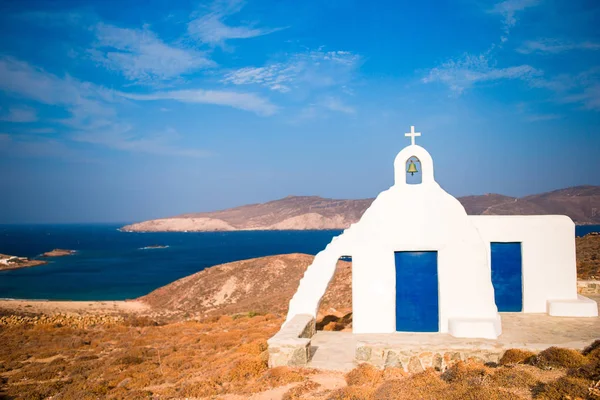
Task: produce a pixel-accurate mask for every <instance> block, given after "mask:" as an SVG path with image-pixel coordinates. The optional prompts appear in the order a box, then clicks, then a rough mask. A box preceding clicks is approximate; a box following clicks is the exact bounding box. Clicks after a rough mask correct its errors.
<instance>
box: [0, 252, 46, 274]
mask: <svg viewBox="0 0 600 400" xmlns="http://www.w3.org/2000/svg"><path fill="white" fill-rule="evenodd" d="M44 264H48V262H47V261H42V260H31V259H29V258H27V257H18V256H9V255H7V254H0V271H7V270H9V269H19V268H29V267H37V266H38V265H44Z"/></svg>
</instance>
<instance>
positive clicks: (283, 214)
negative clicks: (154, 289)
mask: <svg viewBox="0 0 600 400" xmlns="http://www.w3.org/2000/svg"><path fill="white" fill-rule="evenodd" d="M373 200H374V199H363V200H335V199H324V198H322V197H318V196H288V197H286V198H284V199H281V200H275V201H270V202H267V203H262V204H250V205H245V206H241V207H235V208H230V209H227V210H221V211H213V212H204V213H192V214H183V215H179V216H176V217H171V218H161V219H155V220H150V221H144V222H140V223H136V224H132V225H127V226H124V227H123V228H122V230H123V231H130V232H165V231H232V230H288V229H289V230H295V229H298V230H303V229H345V228H347V227H348V226H350V224H352V223H354V222H357V221H358V220H359V219H360V217H361V215H362V214H363V213H364V212H365V210H366V209H367V208H368V207H369V206H370V205H371V203H372V202H373ZM458 200H459V201H460V202H461V203H462V204H463V205H464V207H465V209H466V210H467V213H468V214H471V215H480V214H483V215H545V214H564V215H568V216H569V217H571V218H572V219H573V221H575V222H576V223H578V224H600V186H576V187H572V188H567V189H561V190H555V191H552V192H547V193H542V194H537V195H532V196H526V197H522V198H515V197H509V196H503V195H499V194H485V195H480V196H465V197H460V198H459V199H458Z"/></svg>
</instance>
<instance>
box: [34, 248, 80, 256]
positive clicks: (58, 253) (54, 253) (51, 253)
mask: <svg viewBox="0 0 600 400" xmlns="http://www.w3.org/2000/svg"><path fill="white" fill-rule="evenodd" d="M75 253H76V252H75V250H65V249H54V250H52V251H48V252H46V253H44V254H42V257H64V256H70V255H73V254H75Z"/></svg>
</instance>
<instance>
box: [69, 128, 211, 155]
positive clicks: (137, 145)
mask: <svg viewBox="0 0 600 400" xmlns="http://www.w3.org/2000/svg"><path fill="white" fill-rule="evenodd" d="M71 138H72V139H73V140H75V141H78V142H84V143H91V144H96V145H102V146H105V147H108V148H111V149H115V150H120V151H129V152H135V153H145V154H153V155H162V156H176V157H206V156H209V155H210V153H209V152H208V151H205V150H200V149H194V148H188V147H181V146H177V145H174V144H173V141H175V140H177V139H179V138H180V136H179V134H178V133H177V132H176V131H175V130H174V129H172V128H168V129H166V130H165V131H164V132H160V133H154V134H144V135H140V134H139V133H135V132H134V130H133V127H132V126H131V125H128V124H118V125H114V126H112V127H111V129H109V130H105V131H103V132H101V133H100V132H78V133H75V134H74V135H72V137H71Z"/></svg>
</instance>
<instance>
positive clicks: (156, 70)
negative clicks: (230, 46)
mask: <svg viewBox="0 0 600 400" xmlns="http://www.w3.org/2000/svg"><path fill="white" fill-rule="evenodd" d="M95 33H96V43H95V46H94V48H93V49H91V50H89V54H90V55H91V57H92V59H94V60H95V61H97V62H99V63H101V64H102V65H104V66H106V67H107V68H109V69H112V70H115V71H120V72H121V73H122V74H123V75H124V76H125V77H126V78H127V79H129V80H132V81H138V82H152V81H155V80H168V79H173V78H176V77H179V76H180V75H182V74H185V73H189V72H192V71H195V70H198V69H202V68H209V67H213V66H215V63H214V62H213V61H211V60H210V59H209V58H208V57H207V56H206V54H205V53H203V52H199V51H196V50H190V49H183V48H178V47H174V46H170V45H168V44H166V43H164V42H163V41H162V40H160V39H159V38H158V37H157V36H156V35H155V34H154V33H153V32H152V31H150V30H149V29H148V27H144V28H143V29H126V28H119V27H115V26H112V25H106V24H103V23H99V24H97V25H96V27H95Z"/></svg>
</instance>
